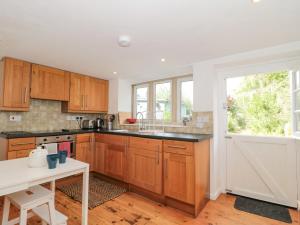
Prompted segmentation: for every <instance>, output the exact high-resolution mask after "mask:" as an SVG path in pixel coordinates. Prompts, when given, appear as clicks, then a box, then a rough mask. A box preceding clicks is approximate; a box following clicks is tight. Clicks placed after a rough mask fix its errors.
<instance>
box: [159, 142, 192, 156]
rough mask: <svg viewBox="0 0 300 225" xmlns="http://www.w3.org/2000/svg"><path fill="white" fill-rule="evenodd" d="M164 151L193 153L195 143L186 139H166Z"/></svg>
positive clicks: (184, 153) (182, 153)
mask: <svg viewBox="0 0 300 225" xmlns="http://www.w3.org/2000/svg"><path fill="white" fill-rule="evenodd" d="M164 152H169V153H175V154H181V155H193V154H194V144H193V143H192V142H185V141H164Z"/></svg>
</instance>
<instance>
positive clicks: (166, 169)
mask: <svg viewBox="0 0 300 225" xmlns="http://www.w3.org/2000/svg"><path fill="white" fill-rule="evenodd" d="M164 174H165V179H168V159H165V164H164Z"/></svg>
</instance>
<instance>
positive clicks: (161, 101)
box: [154, 81, 172, 121]
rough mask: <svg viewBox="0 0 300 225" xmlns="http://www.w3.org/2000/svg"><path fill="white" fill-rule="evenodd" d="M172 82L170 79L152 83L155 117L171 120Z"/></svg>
mask: <svg viewBox="0 0 300 225" xmlns="http://www.w3.org/2000/svg"><path fill="white" fill-rule="evenodd" d="M171 98H172V83H171V81H167V82H161V83H154V109H155V114H154V115H155V119H157V120H164V121H171V120H172V103H171Z"/></svg>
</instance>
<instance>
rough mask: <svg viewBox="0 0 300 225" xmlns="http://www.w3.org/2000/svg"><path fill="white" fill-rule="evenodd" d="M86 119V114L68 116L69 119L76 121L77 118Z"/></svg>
mask: <svg viewBox="0 0 300 225" xmlns="http://www.w3.org/2000/svg"><path fill="white" fill-rule="evenodd" d="M80 118H81V119H82V120H83V119H84V116H67V120H70V121H76V120H77V119H80Z"/></svg>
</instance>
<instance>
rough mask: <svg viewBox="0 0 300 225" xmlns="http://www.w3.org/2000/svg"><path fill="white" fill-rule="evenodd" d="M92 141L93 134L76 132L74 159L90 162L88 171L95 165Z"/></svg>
mask: <svg viewBox="0 0 300 225" xmlns="http://www.w3.org/2000/svg"><path fill="white" fill-rule="evenodd" d="M94 143H95V142H94V134H78V135H77V137H76V159H77V160H79V161H82V162H86V163H88V164H90V171H93V170H94V165H95V163H94V160H95V157H94V155H95V148H94Z"/></svg>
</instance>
